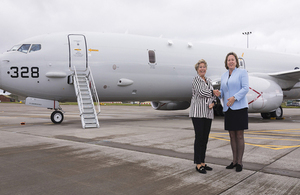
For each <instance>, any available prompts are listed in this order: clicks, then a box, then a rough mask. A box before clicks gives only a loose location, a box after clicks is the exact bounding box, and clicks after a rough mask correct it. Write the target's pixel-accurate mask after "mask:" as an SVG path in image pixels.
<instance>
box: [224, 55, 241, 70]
mask: <svg viewBox="0 0 300 195" xmlns="http://www.w3.org/2000/svg"><path fill="white" fill-rule="evenodd" d="M230 55H233V56H234V58H235V61H236V65H235V67H237V68H238V67H240V65H239V58H238V57H237V55H236V53H234V52H229V53H228V54H227V56H226V58H225V68H226V69H227V70H228V65H227V59H228V56H230Z"/></svg>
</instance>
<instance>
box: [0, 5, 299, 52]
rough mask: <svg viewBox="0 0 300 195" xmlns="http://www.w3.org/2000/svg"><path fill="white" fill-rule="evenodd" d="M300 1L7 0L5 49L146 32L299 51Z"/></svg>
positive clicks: (1, 36)
mask: <svg viewBox="0 0 300 195" xmlns="http://www.w3.org/2000/svg"><path fill="white" fill-rule="evenodd" d="M299 7H300V2H299V1H298V0H289V1H282V0H251V1H250V0H245V1H240V0H212V1H205V0H186V1H181V0H152V1H138V0H110V1H97V0H89V1H81V0H72V1H68V0H51V1H41V0H14V1H11V0H1V2H0V17H1V18H2V20H1V21H0V25H1V31H0V42H1V45H0V53H3V52H4V51H6V50H7V49H10V48H11V47H12V46H13V45H14V44H16V43H17V42H19V41H21V40H23V39H26V38H30V37H33V36H37V35H40V34H47V33H53V32H61V31H69V32H72V31H96V32H113V33H124V32H126V31H127V32H129V33H130V34H138V35H146V36H154V37H159V36H161V35H162V36H163V37H166V38H171V39H184V40H188V41H191V42H205V43H212V44H220V45H227V46H235V47H246V43H247V42H246V40H247V39H246V36H245V35H242V32H245V31H251V32H252V34H251V35H250V36H249V45H250V47H251V48H254V49H263V50H270V51H277V52H289V53H299V52H300V45H299V42H300V41H299V40H300V38H299V35H298V32H299V30H300V29H299V28H300V20H299V19H298V18H299V17H300V13H299V12H298V10H297V9H298V8H299Z"/></svg>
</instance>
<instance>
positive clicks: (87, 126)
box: [85, 124, 97, 128]
mask: <svg viewBox="0 0 300 195" xmlns="http://www.w3.org/2000/svg"><path fill="white" fill-rule="evenodd" d="M91 127H97V124H85V128H91Z"/></svg>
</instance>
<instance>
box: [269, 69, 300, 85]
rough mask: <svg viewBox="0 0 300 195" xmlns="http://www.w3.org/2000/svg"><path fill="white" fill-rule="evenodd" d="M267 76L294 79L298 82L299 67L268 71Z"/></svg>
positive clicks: (299, 78) (299, 75)
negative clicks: (273, 71)
mask: <svg viewBox="0 0 300 195" xmlns="http://www.w3.org/2000/svg"><path fill="white" fill-rule="evenodd" d="M269 76H271V77H274V78H277V79H282V80H288V81H290V80H294V81H297V82H298V81H300V69H296V70H289V71H282V72H276V73H269Z"/></svg>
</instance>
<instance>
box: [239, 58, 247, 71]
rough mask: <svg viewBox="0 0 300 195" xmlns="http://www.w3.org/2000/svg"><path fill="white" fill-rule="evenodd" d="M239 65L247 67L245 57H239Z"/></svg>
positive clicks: (243, 67)
mask: <svg viewBox="0 0 300 195" xmlns="http://www.w3.org/2000/svg"><path fill="white" fill-rule="evenodd" d="M239 65H240V68H242V69H246V66H245V60H244V58H239Z"/></svg>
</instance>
